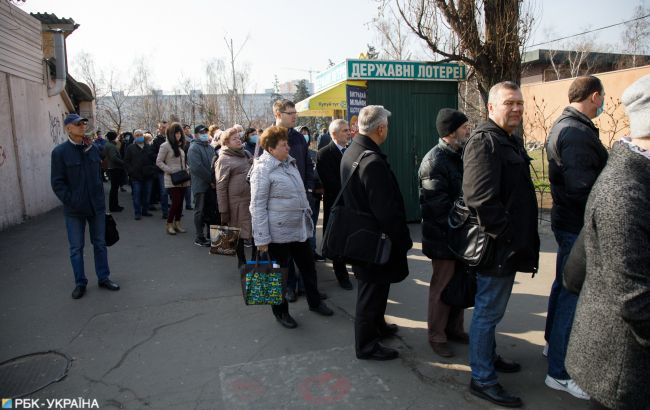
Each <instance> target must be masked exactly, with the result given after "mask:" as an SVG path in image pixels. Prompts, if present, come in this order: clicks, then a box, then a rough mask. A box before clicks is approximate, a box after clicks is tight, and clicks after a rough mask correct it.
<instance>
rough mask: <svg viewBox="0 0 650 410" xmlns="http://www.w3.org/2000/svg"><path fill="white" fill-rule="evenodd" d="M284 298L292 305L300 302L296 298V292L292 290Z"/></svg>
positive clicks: (288, 290)
mask: <svg viewBox="0 0 650 410" xmlns="http://www.w3.org/2000/svg"><path fill="white" fill-rule="evenodd" d="M284 297H285V298H286V299H287V302H291V303H293V302H295V301H296V300H298V297H297V296H296V291H295V290H293V289H291V288H289V289H287V293H286V294H285V295H284Z"/></svg>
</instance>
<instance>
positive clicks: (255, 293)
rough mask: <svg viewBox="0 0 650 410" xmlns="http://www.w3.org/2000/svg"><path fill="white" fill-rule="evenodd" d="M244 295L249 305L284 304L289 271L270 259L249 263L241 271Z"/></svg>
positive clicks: (245, 301)
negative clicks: (283, 299) (283, 297)
mask: <svg viewBox="0 0 650 410" xmlns="http://www.w3.org/2000/svg"><path fill="white" fill-rule="evenodd" d="M240 275H241V286H242V295H243V296H244V303H246V304H247V305H279V304H281V303H282V295H283V294H284V288H285V284H286V282H287V270H286V269H282V268H280V266H279V265H278V264H276V263H275V262H272V261H271V259H270V258H269V259H268V260H266V261H260V260H259V256H258V257H257V259H256V260H254V261H247V262H246V264H245V265H243V266H242V267H241V269H240Z"/></svg>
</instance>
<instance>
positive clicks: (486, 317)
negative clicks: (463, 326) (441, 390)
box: [469, 273, 515, 386]
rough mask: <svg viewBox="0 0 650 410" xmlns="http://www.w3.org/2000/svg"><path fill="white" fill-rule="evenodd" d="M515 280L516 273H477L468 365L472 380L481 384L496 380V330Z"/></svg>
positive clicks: (491, 383)
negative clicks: (505, 274) (499, 274)
mask: <svg viewBox="0 0 650 410" xmlns="http://www.w3.org/2000/svg"><path fill="white" fill-rule="evenodd" d="M514 282H515V274H514V273H513V274H512V275H510V276H506V277H495V276H486V275H482V274H480V273H479V274H478V275H477V279H476V299H475V301H474V303H475V305H474V314H473V315H472V325H471V327H470V330H469V365H470V366H471V368H472V380H474V382H475V383H477V384H478V385H479V386H492V385H494V384H496V383H497V374H496V371H495V369H494V361H495V360H496V358H497V354H496V341H495V339H494V334H495V329H496V327H497V324H499V322H500V321H501V319H502V318H503V314H504V313H505V311H506V306H508V300H509V299H510V294H511V293H512V285H513V284H514Z"/></svg>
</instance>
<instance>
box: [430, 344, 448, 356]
mask: <svg viewBox="0 0 650 410" xmlns="http://www.w3.org/2000/svg"><path fill="white" fill-rule="evenodd" d="M429 344H430V345H431V348H432V349H433V351H434V352H436V354H437V355H438V356H440V357H454V352H453V351H452V350H451V347H449V345H448V344H447V342H429Z"/></svg>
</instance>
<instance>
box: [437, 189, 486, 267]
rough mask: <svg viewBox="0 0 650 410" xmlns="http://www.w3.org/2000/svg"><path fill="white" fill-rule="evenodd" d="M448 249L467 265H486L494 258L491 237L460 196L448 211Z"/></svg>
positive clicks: (474, 212)
mask: <svg viewBox="0 0 650 410" xmlns="http://www.w3.org/2000/svg"><path fill="white" fill-rule="evenodd" d="M448 223H449V231H448V241H449V242H448V246H449V250H451V252H452V253H453V254H454V255H455V256H456V257H457V258H458V259H460V260H461V261H463V262H464V263H465V264H467V265H469V266H475V267H478V266H488V265H490V264H491V262H492V259H493V258H494V251H493V248H494V244H493V242H494V241H493V239H492V238H490V236H489V235H488V234H487V233H485V232H484V231H483V230H482V229H481V227H480V226H479V223H478V217H477V216H476V211H474V210H473V209H471V208H469V207H468V206H466V205H465V201H463V198H462V196H461V197H460V198H458V199H457V200H456V202H454V206H453V207H452V208H451V211H450V212H449V218H448Z"/></svg>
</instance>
